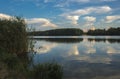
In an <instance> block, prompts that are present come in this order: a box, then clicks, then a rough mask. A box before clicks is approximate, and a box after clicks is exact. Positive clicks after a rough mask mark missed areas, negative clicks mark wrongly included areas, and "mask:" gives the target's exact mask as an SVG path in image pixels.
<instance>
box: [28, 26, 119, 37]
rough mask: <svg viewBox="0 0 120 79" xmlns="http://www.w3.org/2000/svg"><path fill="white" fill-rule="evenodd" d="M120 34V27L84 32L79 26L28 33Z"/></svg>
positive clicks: (67, 34) (54, 34)
mask: <svg viewBox="0 0 120 79" xmlns="http://www.w3.org/2000/svg"><path fill="white" fill-rule="evenodd" d="M84 34H85V35H120V27H118V28H109V29H107V30H106V29H95V30H88V32H83V30H81V29H78V28H62V29H52V30H46V31H35V32H29V33H28V35H33V36H79V35H84Z"/></svg>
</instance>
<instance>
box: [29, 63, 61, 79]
mask: <svg viewBox="0 0 120 79" xmlns="http://www.w3.org/2000/svg"><path fill="white" fill-rule="evenodd" d="M62 71H63V70H62V67H61V66H60V65H59V64H57V63H44V64H38V65H36V66H34V67H33V69H32V70H31V72H32V77H31V78H32V79H62V74H63V72H62Z"/></svg>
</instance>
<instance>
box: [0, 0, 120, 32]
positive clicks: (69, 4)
mask: <svg viewBox="0 0 120 79" xmlns="http://www.w3.org/2000/svg"><path fill="white" fill-rule="evenodd" d="M11 16H21V17H23V18H25V21H26V23H27V25H28V27H29V28H34V29H35V30H37V31H39V30H40V31H41V30H49V29H57V28H80V29H82V30H84V31H87V30H89V29H92V30H94V29H108V28H110V27H115V28H116V27H120V0H0V18H1V19H3V18H6V19H8V18H10V17H11Z"/></svg>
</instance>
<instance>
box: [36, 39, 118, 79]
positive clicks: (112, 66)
mask: <svg viewBox="0 0 120 79" xmlns="http://www.w3.org/2000/svg"><path fill="white" fill-rule="evenodd" d="M35 40H36V43H35V48H34V50H35V51H36V52H37V53H36V55H35V57H34V63H39V62H48V61H53V59H54V60H55V61H56V62H58V63H60V64H61V65H63V67H64V79H120V76H119V75H120V68H119V67H120V44H119V43H120V38H112V37H111V38H96V37H94V38H93V37H91V38H86V37H85V38H40V39H38V38H37V39H35Z"/></svg>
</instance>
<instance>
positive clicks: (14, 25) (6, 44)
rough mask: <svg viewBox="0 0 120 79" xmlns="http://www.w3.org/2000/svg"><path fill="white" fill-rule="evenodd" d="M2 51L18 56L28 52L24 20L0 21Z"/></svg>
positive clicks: (0, 45) (17, 18) (13, 18)
mask: <svg viewBox="0 0 120 79" xmlns="http://www.w3.org/2000/svg"><path fill="white" fill-rule="evenodd" d="M0 49H2V50H4V51H6V52H8V53H17V54H21V53H24V52H26V51H27V50H28V41H27V32H26V23H25V20H24V19H23V18H20V17H12V18H10V19H9V20H8V19H0Z"/></svg>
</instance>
